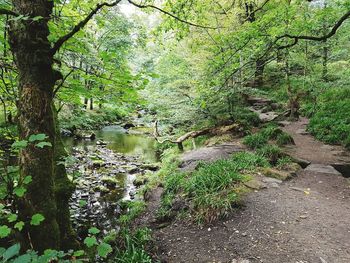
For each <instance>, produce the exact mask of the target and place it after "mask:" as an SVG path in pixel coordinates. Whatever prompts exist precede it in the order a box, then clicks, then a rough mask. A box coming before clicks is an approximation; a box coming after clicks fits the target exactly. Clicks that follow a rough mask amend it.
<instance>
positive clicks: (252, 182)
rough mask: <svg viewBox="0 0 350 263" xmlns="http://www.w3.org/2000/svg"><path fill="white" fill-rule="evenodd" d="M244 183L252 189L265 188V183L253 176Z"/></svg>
mask: <svg viewBox="0 0 350 263" xmlns="http://www.w3.org/2000/svg"><path fill="white" fill-rule="evenodd" d="M244 185H245V186H246V187H248V188H251V189H254V190H260V189H263V188H266V184H264V183H263V182H261V181H259V180H258V179H256V178H254V179H252V180H250V181H248V182H245V183H244Z"/></svg>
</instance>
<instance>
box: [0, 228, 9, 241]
mask: <svg viewBox="0 0 350 263" xmlns="http://www.w3.org/2000/svg"><path fill="white" fill-rule="evenodd" d="M10 233H11V229H10V228H9V227H8V226H5V225H2V226H0V238H4V237H7V236H8V235H9V234H10Z"/></svg>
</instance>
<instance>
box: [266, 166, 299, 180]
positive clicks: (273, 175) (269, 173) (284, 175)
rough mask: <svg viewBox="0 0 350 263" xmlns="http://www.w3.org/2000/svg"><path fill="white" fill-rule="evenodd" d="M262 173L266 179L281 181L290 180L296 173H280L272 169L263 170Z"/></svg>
mask: <svg viewBox="0 0 350 263" xmlns="http://www.w3.org/2000/svg"><path fill="white" fill-rule="evenodd" d="M262 173H263V174H264V175H265V176H266V177H271V178H275V179H278V180H282V181H285V180H288V179H291V178H292V177H294V176H296V173H295V172H294V171H292V172H291V171H280V170H277V169H274V168H263V170H262Z"/></svg>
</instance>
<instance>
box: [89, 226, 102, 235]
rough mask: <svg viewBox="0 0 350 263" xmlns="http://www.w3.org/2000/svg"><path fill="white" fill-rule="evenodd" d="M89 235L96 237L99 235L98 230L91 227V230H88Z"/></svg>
mask: <svg viewBox="0 0 350 263" xmlns="http://www.w3.org/2000/svg"><path fill="white" fill-rule="evenodd" d="M89 233H90V234H93V235H96V234H98V233H100V230H99V229H98V228H96V227H92V228H90V229H89Z"/></svg>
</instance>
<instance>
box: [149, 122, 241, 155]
mask: <svg viewBox="0 0 350 263" xmlns="http://www.w3.org/2000/svg"><path fill="white" fill-rule="evenodd" d="M233 131H235V132H240V131H241V126H240V125H238V124H231V125H226V126H219V127H213V128H205V129H202V130H198V131H190V132H188V133H186V134H184V135H182V136H180V137H179V138H177V139H176V140H172V139H164V140H160V139H159V136H160V134H159V131H158V121H155V123H154V133H153V136H154V138H155V139H156V141H157V142H158V143H160V144H163V143H165V142H170V143H174V144H177V147H178V148H179V150H180V151H183V150H184V147H183V142H185V141H186V140H188V139H194V138H197V137H199V136H203V135H208V134H209V135H223V134H226V133H229V132H233Z"/></svg>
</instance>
